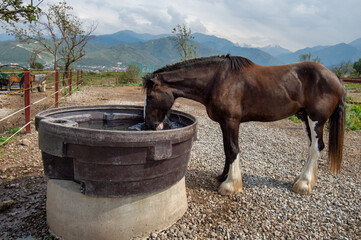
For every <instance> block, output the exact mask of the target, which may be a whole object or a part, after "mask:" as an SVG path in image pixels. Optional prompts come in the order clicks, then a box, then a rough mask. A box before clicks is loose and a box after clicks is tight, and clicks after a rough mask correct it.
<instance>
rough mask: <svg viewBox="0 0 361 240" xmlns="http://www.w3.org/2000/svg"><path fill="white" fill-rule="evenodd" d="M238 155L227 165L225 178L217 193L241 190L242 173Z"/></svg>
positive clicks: (231, 192)
mask: <svg viewBox="0 0 361 240" xmlns="http://www.w3.org/2000/svg"><path fill="white" fill-rule="evenodd" d="M239 162H240V156H239V154H237V157H236V159H235V160H234V161H233V163H231V164H230V165H229V170H228V176H227V179H226V180H225V181H224V182H223V183H222V184H221V185H220V186H219V193H220V194H222V195H229V194H233V193H238V192H241V191H242V175H241V169H240V167H239Z"/></svg>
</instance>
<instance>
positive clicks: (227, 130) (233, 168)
mask: <svg viewBox="0 0 361 240" xmlns="http://www.w3.org/2000/svg"><path fill="white" fill-rule="evenodd" d="M221 129H222V134H223V146H224V152H225V155H226V163H225V166H224V170H223V173H222V175H221V176H220V177H219V179H220V180H221V179H222V178H225V177H227V178H226V179H225V180H224V181H223V182H222V183H221V185H220V186H219V190H218V192H219V193H220V194H222V195H231V194H235V193H239V192H242V175H241V170H240V165H239V162H240V159H239V147H238V134H239V121H238V120H235V119H231V120H227V121H225V122H223V123H221Z"/></svg>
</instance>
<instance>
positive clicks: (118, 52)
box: [79, 38, 221, 67]
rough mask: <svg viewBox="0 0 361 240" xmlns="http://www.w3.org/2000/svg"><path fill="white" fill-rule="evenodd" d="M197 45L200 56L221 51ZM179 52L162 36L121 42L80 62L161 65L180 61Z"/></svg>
mask: <svg viewBox="0 0 361 240" xmlns="http://www.w3.org/2000/svg"><path fill="white" fill-rule="evenodd" d="M194 44H195V45H196V46H197V53H198V57H205V56H211V55H219V54H221V52H219V51H216V50H214V49H211V48H208V47H206V46H204V45H202V44H200V43H196V42H195V43H194ZM179 58H180V57H179V53H178V50H177V49H176V47H175V45H174V42H172V41H171V40H169V39H168V38H160V39H155V40H150V41H147V42H138V43H133V44H119V45H115V46H111V47H108V48H105V49H100V50H98V51H93V52H90V53H88V54H87V55H86V56H85V57H84V58H83V59H82V60H81V61H80V62H79V64H83V65H105V66H111V65H115V64H116V63H117V62H122V63H123V64H126V65H129V64H146V65H153V66H155V67H161V66H164V65H167V64H172V63H176V62H178V61H179Z"/></svg>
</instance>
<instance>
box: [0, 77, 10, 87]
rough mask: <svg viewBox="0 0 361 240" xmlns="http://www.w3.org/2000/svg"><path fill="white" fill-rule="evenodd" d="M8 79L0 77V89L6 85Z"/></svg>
mask: <svg viewBox="0 0 361 240" xmlns="http://www.w3.org/2000/svg"><path fill="white" fill-rule="evenodd" d="M8 84H9V79H7V78H2V77H0V90H3V86H6V87H7V86H8Z"/></svg>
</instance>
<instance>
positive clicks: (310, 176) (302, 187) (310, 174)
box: [294, 117, 320, 193]
mask: <svg viewBox="0 0 361 240" xmlns="http://www.w3.org/2000/svg"><path fill="white" fill-rule="evenodd" d="M308 123H309V126H310V130H311V145H310V152H309V156H308V160H307V163H306V165H305V166H304V167H303V170H302V173H301V175H300V176H299V178H298V179H297V181H296V182H295V185H294V190H295V191H296V192H300V193H311V190H312V187H313V186H314V184H315V183H316V177H317V160H318V158H319V157H320V151H319V150H318V138H317V136H316V130H315V128H316V125H317V121H316V122H315V121H312V120H311V119H310V118H309V117H308Z"/></svg>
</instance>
